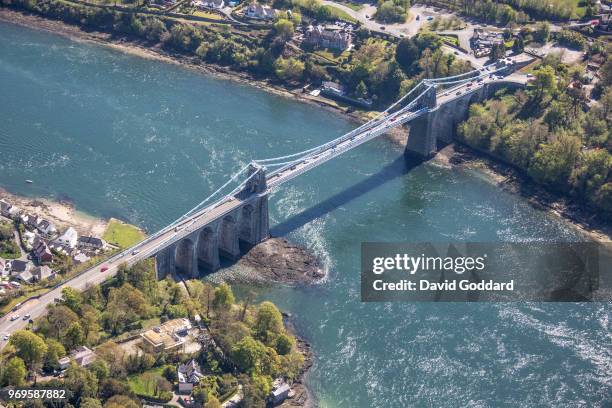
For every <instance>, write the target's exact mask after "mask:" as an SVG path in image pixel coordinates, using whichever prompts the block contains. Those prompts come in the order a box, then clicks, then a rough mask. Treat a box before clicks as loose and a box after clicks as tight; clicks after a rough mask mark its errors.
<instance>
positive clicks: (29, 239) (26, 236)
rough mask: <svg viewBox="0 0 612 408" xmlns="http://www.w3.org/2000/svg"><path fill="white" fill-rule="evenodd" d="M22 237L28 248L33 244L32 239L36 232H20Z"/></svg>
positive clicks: (34, 238)
mask: <svg viewBox="0 0 612 408" xmlns="http://www.w3.org/2000/svg"><path fill="white" fill-rule="evenodd" d="M22 239H23V241H25V242H24V243H25V244H26V245H29V246H30V248H31V247H32V246H33V245H34V241H35V240H36V234H35V233H33V232H32V231H26V232H24V233H23V234H22Z"/></svg>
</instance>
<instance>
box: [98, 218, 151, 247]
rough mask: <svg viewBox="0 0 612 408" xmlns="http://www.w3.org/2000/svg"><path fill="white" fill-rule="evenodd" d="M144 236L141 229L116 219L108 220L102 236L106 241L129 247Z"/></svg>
mask: <svg viewBox="0 0 612 408" xmlns="http://www.w3.org/2000/svg"><path fill="white" fill-rule="evenodd" d="M144 237H145V233H144V232H142V230H141V229H139V228H137V227H135V226H133V225H130V224H126V223H123V222H121V221H119V220H116V219H111V220H110V222H109V223H108V226H107V227H106V231H105V232H104V235H103V236H102V238H103V239H104V240H105V241H106V242H108V243H109V244H112V245H116V246H118V247H120V248H129V247H131V246H132V245H134V244H136V243H137V242H139V241H142V240H143V239H144Z"/></svg>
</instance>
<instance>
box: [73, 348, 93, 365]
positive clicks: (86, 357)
mask: <svg viewBox="0 0 612 408" xmlns="http://www.w3.org/2000/svg"><path fill="white" fill-rule="evenodd" d="M70 357H71V358H72V359H73V360H74V361H76V363H77V364H78V365H79V366H81V367H87V366H88V365H90V364H91V363H93V362H94V361H95V360H96V354H95V353H94V352H93V351H92V350H91V349H90V348H89V347H86V346H79V347H77V348H76V349H75V350H74V351H73V352H72V353H70Z"/></svg>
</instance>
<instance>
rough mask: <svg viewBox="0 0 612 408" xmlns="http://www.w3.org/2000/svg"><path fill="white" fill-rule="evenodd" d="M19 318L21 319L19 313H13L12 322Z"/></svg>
mask: <svg viewBox="0 0 612 408" xmlns="http://www.w3.org/2000/svg"><path fill="white" fill-rule="evenodd" d="M17 319H19V315H18V314H16V315H13V316H12V317H11V322H14V321H15V320H17Z"/></svg>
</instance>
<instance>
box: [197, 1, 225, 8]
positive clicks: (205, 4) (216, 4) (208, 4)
mask: <svg viewBox="0 0 612 408" xmlns="http://www.w3.org/2000/svg"><path fill="white" fill-rule="evenodd" d="M194 5H195V6H196V7H198V8H200V9H213V10H218V9H222V8H223V7H225V2H224V1H223V0H198V1H196V2H195V3H194Z"/></svg>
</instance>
